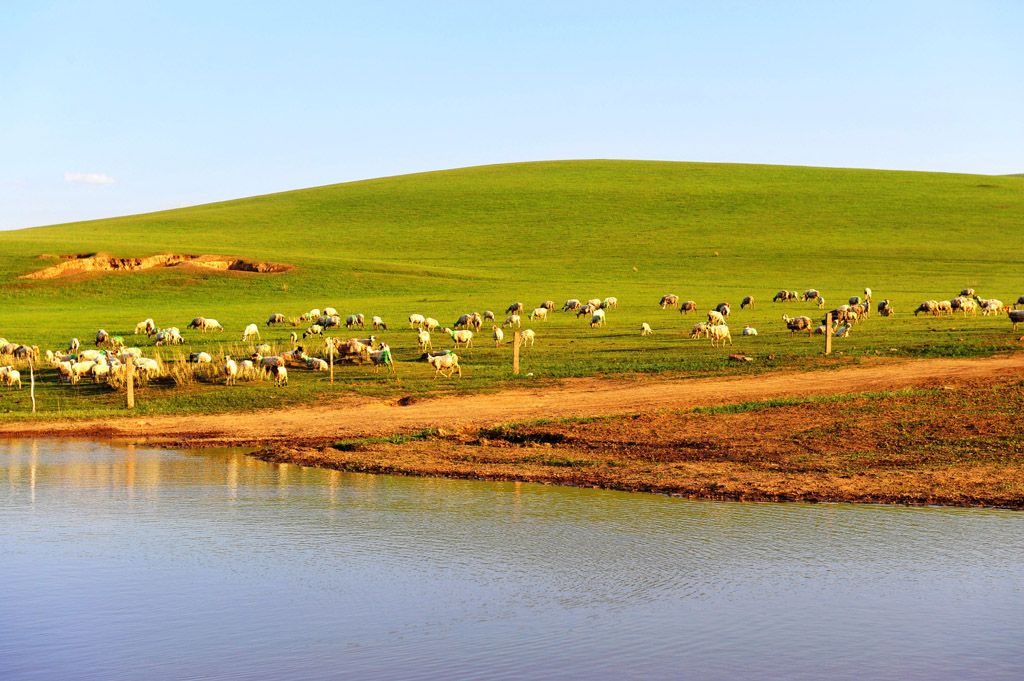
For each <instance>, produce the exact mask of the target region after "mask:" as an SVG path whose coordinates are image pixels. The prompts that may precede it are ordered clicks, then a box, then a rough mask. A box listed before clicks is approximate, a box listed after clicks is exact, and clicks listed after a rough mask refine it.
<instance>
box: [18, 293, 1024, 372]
mask: <svg viewBox="0 0 1024 681" xmlns="http://www.w3.org/2000/svg"><path fill="white" fill-rule="evenodd" d="M786 301H811V302H815V303H816V304H817V306H818V307H819V308H820V309H824V307H825V298H824V297H823V296H822V295H821V292H820V291H818V290H817V289H807V290H805V291H804V292H803V293H802V294H800V293H798V292H797V291H790V290H782V291H779V292H778V293H776V294H775V296H774V298H773V302H786ZM872 304H873V303H872V291H871V289H870V288H865V289H864V293H863V295H862V296H852V297H851V298H850V299H849V301H848V302H847V303H845V304H843V305H840V306H838V307H836V308H834V309H833V310H831V311H830V312H828V313H826V314H825V315H824V317H823V318H822V320H821V323H820V324H818V323H815V320H813V319H812V318H811V317H809V316H806V315H802V316H795V317H791V316H789V315H788V314H784V315H782V320H783V323H784V324H785V326H786V329H787V330H788V331H790V335H791V336H792V335H795V334H796V333H797V332H804V331H806V332H807V335H808V336H809V337H810V336H812V335H814V334H826V333H829V334H834V335H835V336H837V337H845V336H848V335H849V334H850V331H851V329H852V328H853V325H854V324H856V323H857V322H858V321H860V320H862V319H865V318H867V317H869V316H870V314H871V312H872ZM659 305H660V307H661V309H663V310H665V309H676V308H678V309H679V312H680V314H689V313H691V312H693V313H696V312H697V310H698V307H697V303H696V302H695V301H692V300H687V301H680V299H679V297H678V296H676V295H672V294H669V295H665V296H663V297H662V298H661V300H660V302H659ZM1019 306H1024V296H1021V297H1020V298H1018V300H1017V302H1016V303H1015V304H1014V305H1013V308H1012V309H1011V308H1010V306H1008V305H1004V304H1003V302H1002V301H1000V300H996V299H981V298H979V297H978V296H976V295H975V294H974V290H973V289H969V288H968V289H964V290H962V291H961V292H960V295H959V296H957V297H956V298H953V299H951V300H928V301H925V302H923V303H921V305H920V306H919V307H918V308H917V309H916V310H915V311H914V314H915V316H916V315H918V314H921V313H930V314H933V315H940V314H954V313H955V312H957V311H959V312H961V313H962V314H963V315H964V316H967V315H969V314H970V315H977V313H978V311H979V310H980V311H981V313H982V315H989V314H1001V313H1003V312H1006V313H1008V315H1009V318H1010V321H1011V322H1012V323H1013V328H1014V330H1015V331H1016V330H1017V327H1018V324H1020V323H1021V322H1024V309H1021V310H1018V309H1017V308H1018V307H1019ZM616 307H618V299H617V298H614V297H608V298H605V299H603V300H602V299H599V298H594V299H590V300H587V301H583V300H580V299H576V298H572V299H569V300H567V301H566V302H565V303H564V304H563V305H562V306H561V308H558V310H559V311H562V312H570V313H573V314H575V315H576V317H577V319H578V318H580V317H584V318H586V319H589V326H590V327H591V328H599V327H602V326H604V325H605V323H606V314H607V312H608V310H610V309H613V308H616ZM753 307H754V298H753V297H752V296H747V297H745V298H744V299H743V300H742V301H741V303H740V309H745V308H751V309H753ZM874 310H875V311H876V312H877V313H878V314H879V315H881V316H883V317H889V316H892V315H894V314H895V309H894V308H893V306H892V304H891V303H890V301H889V300H883V301H881V302H879V303H878V304H877V305H876V306H875V307H874ZM555 311H556V305H555V303H554V301H551V300H547V301H545V302H544V303H542V304H541V305H540V306H539V307H536V308H534V309H532V310H531V311H530V313H529V315H526V313H525V307H524V305H523V304H522V303H519V302H517V303H513V304H511V305H509V306H508V308H506V309H505V312H504V314H505V319H504V321H503V322H502V323H501V324H498V320H497V318H496V316H495V314H494V313H493V312H492V311H490V310H488V311H485V312H484V313H483V314H481V313H479V312H468V313H466V314H463V315H461V316H460V317H459V318H458V319H457V320H456V321H455V322H454V323H453V324H452V325H451V327H442V325H441V323H440V322H439V321H438V320H436V319H434V318H432V317H427V316H425V315H422V314H411V315H409V318H408V322H409V329H411V330H415V331H416V339H417V348H418V350H419V351H420V352H421V353H422V355H421V359H424V360H426V361H427V362H429V364H430V365H431V366H432V367H433V368H434V376H435V378H436V377H437V376H438V375H441V376H445V377H448V378H450V377H451V376H452V375H453V374H454V373H455V372H458V374H459V376H460V377H461V376H462V368H461V366H460V365H459V356H458V355H457V354H456V353H455V352H454V350H459V349H461V348H472V347H473V341H474V338H478V337H479V334H480V333H481V332H482V330H483V328H484V326H485V324H487V322H491V325H490V327H491V334H490V335H491V340H492V341H493V343H494V346H495V347H497V348H500V347H502V344H503V343H504V341H505V329H508V328H511V327H514V328H515V329H516V330H518V331H519V334H520V343H521V344H523V345H526V346H532V345H533V344H534V342H535V340H536V334H535V333H534V331H533V330H532V329H522V325H523V318H524V316H525V317H527V318H528V319H529V320H530V321H534V320H536V321H541V322H543V321H547V319H548V314H549V313H552V312H555ZM731 314H732V309H731V306H730V304H729V303H719V304H718V305H716V306H715V308H714V309H712V310H709V311H708V313H707V321H702V322H699V323H697V324H695V325H694V326H693V328H692V329H691V330H690V332H689V337H690V338H691V339H697V338H707V339H709V340H710V342H711V345H712V346H714V347H718V346H720V345H724V344H725V343H726V342H728V343H729V344H730V345H731V344H732V343H733V341H732V334H731V331H730V329H729V326H728V323H727V321H728V319H729V317H730V315H731ZM303 322H306V323H308V326H307V327H306V328H305V330H304V331H303V332H302V336H301V341H302V342H303V343H305V342H306V339H308V338H311V337H313V336H317V337H320V338H321V339H323V348H322V350H320V351H319V356H311V355H310V354H309V353H308V352H307V351H306V349H305V348H304V347H303V346H302V345H299V342H300V338H299V335H298V332H297V331H293V332H292V333H291V334H290V341H291V349H290V350H287V351H280V352H274V351H273V349H272V348H271V346H270V345H269V344H267V343H264V342H262V339H261V336H260V328H259V326H257V325H256V324H248V325H247V326H246V327H245V328H244V330H243V331H242V336H241V340H242V341H243V342H254V341H258V342H259V344H258V345H256V346H255V348H254V349H253V351H252V353H251V354H250V355H249V356H248V357H247V358H245V359H242V360H240V361H239V360H236V359H233V358H232V357H231V356H230V355H224V358H223V363H222V364H221V365H220V366H218V367H214V358H213V357H212V356H211V355H210V354H209V353H207V352H194V353H190V354H189V355H188V358H187V359H185V357H184V355H182V356H181V359H182V360H184V361H183V362H177V363H175V364H176V365H180V364H185V365H188V366H189V368H187V369H185V368H183V367H181V366H177V367H176V368H175V369H168V366H167V365H166V364H165V363H164V362H163V360H162V359H161V358H160V357H145V356H143V352H142V351H141V350H140V349H139V348H138V347H128V346H127V344H126V343H125V341H124V338H123V337H121V336H116V335H115V336H112V335H110V334H109V333H107V332H106V331H105V330H103V329H100V330H99V331H97V332H96V340H95V348H89V349H82V348H81V343H80V342H79V340H78V339H77V338H73V339H71V342H70V343H69V344H68V347H67V348H66V350H64V351H51V350H47V351H46V353H45V355H44V357H45V361H46V363H47V364H49V365H50V366H52V367H54V368H55V369H56V370H57V372H58V375H59V378H60V381H61V382H62V383H67V384H72V385H73V384H77V383H79V382H80V381H81V380H82V379H83V378H90V379H92V381H93V382H96V383H99V382H103V381H106V382H108V383H110V384H112V385H114V386H115V387H120V386H123V385H124V384H125V382H126V380H127V373H128V369H129V367H130V368H131V369H132V370H133V372H134V375H135V376H137V377H138V378H139V379H140V380H142V381H145V380H152V379H154V378H157V377H159V376H162V375H169V374H170V375H172V377H174V378H175V380H178V375H177V374H174V373H173V372H174V371H175V370H177V371H179V372H181V371H186V372H191V374H192V375H194V374H195V372H196V371H198V370H201V371H204V372H205V373H206V375H207V376H217V375H220V376H221V377H222V378H223V379H224V381H225V382H226V383H227V384H228V385H232V384H234V383H235V382H236V381H237V380H238V379H239V378H242V379H245V380H260V379H263V378H269V379H273V381H274V383H275V384H276V385H287V383H288V367H289V366H293V367H294V366H298V367H304V368H306V369H309V370H312V371H327V370H328V369H329V368H330V366H331V363H338V364H340V363H355V364H364V363H367V362H368V363H370V364H371V365H372V367H373V370H374V372H375V373H376V372H377V371H378V370H379V369H380V368H381V367H385V368H386V369H387V371H388V372H393V371H394V360H393V358H392V353H391V348H390V347H389V346H388V345H387V344H386V343H382V342H380V341H379V339H378V338H377V337H376V336H375V335H370V336H369V337H367V338H348V339H342V338H341V337H332V336H327V335H325V332H327V331H328V330H330V329H341V328H342V327H344V328H345V329H356V328H358V329H365V328H366V318H365V316H364V315H362V314H355V315H349V316H348V317H347V318H346V319H345V321H344V323H343V322H342V318H341V316H340V315H339V314H338V312H337V310H335V309H334V308H331V307H327V308H324V310H323V311H321V310H319V309H313V310H310V311H308V312H305V313H303V314H302V315H300V316H299V317H298V318H292V319H291V320H289V319H288V318H286V317H285V316H284V315H283V314H280V313H275V314H272V315H270V317H269V318H268V319H267V321H266V326H268V327H270V326H274V325H277V324H288V323H290V324H291V325H292V326H301V324H302V323H303ZM370 326H371V327H372V328H373V330H374V331H386V330H387V328H388V327H387V325H386V324H385V322H384V320H383V319H382V318H381V317H379V316H373V317H371V319H370ZM186 329H195V330H198V331H200V332H201V333H203V334H206V333H208V332H223V331H224V327H223V325H221V324H220V323H219V322H218V321H217V320H216V319H212V318H209V317H196V318H195V319H193V320H192V321H191V322H189V323H188V325H187V326H186ZM438 330H440V333H442V334H444V335H446V336H448V337H449V338H451V342H452V345H453V349H448V350H435V349H434V346H433V337H432V335H431V334H437V333H438ZM653 333H654V329H653V328H652V327H651V326H650V324H648V323H647V322H643V323H642V324H641V326H640V334H641V336H649V335H651V334H653ZM742 334H743V335H744V336H756V335H758V333H757V329H755V328H753V327H751V326H749V325H747V326H745V327H744V328H743V331H742ZM135 335H136V336H138V335H146V336H148V337H150V338H152V339H153V340H154V346H155V347H160V346H164V345H169V346H176V345H183V344H184V343H185V339H184V337H183V336H182V334H181V331H180V329H178V327H166V328H158V327H157V325H156V324H155V323H154V321H153V320H152V319H145V320H143V321H141V322H139V323H138V324H137V325H136V327H135ZM0 357H10V358H13V359H14V360H18V361H21V362H28V361H31V360H34V361H36V362H38V361H39V359H40V351H39V348H38V347H37V346H29V345H23V344H16V343H10V342H8V341H7V339H5V338H0ZM0 381H2V382H3V383H4V384H5V385H6V386H7V387H8V388H13V387H17V388H20V387H21V372H20V371H18V370H17V369H16V368H15V367H14V366H13V365H11V364H7V365H4V364H3V363H2V362H0Z"/></svg>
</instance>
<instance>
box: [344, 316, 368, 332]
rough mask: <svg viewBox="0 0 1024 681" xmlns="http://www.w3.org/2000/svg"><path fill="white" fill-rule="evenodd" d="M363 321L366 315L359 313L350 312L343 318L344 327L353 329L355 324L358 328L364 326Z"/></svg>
mask: <svg viewBox="0 0 1024 681" xmlns="http://www.w3.org/2000/svg"><path fill="white" fill-rule="evenodd" d="M365 321H366V317H364V316H363V315H361V314H350V315H349V316H348V318H347V319H346V320H345V328H346V329H354V328H356V327H357V326H358V327H359V328H360V329H363V328H366V327H365V325H364V322H365Z"/></svg>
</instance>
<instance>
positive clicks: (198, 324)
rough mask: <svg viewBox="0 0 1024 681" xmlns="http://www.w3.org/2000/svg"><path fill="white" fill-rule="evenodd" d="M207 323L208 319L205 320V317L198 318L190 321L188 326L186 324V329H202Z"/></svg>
mask: <svg viewBox="0 0 1024 681" xmlns="http://www.w3.org/2000/svg"><path fill="white" fill-rule="evenodd" d="M205 323H206V319H205V318H203V317H196V318H195V319H193V320H192V321H190V322H189V323H188V324H186V325H185V328H186V329H201V328H203V324H205Z"/></svg>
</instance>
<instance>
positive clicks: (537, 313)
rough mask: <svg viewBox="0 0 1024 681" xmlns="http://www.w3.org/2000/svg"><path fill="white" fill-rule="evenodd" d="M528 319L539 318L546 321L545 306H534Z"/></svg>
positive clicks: (546, 312)
mask: <svg viewBox="0 0 1024 681" xmlns="http://www.w3.org/2000/svg"><path fill="white" fill-rule="evenodd" d="M530 319H531V320H533V319H540V320H541V321H545V322H546V321H547V320H548V311H547V308H543V307H538V308H534V310H533V312H531V313H530Z"/></svg>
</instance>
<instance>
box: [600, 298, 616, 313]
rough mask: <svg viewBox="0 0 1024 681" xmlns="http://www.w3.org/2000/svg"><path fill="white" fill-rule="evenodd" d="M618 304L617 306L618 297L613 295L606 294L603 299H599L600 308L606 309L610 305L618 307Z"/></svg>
mask: <svg viewBox="0 0 1024 681" xmlns="http://www.w3.org/2000/svg"><path fill="white" fill-rule="evenodd" d="M618 306H619V299H618V298H616V297H615V296H608V297H607V298H605V299H604V300H602V301H601V309H604V310H607V309H608V308H610V307H618Z"/></svg>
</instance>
